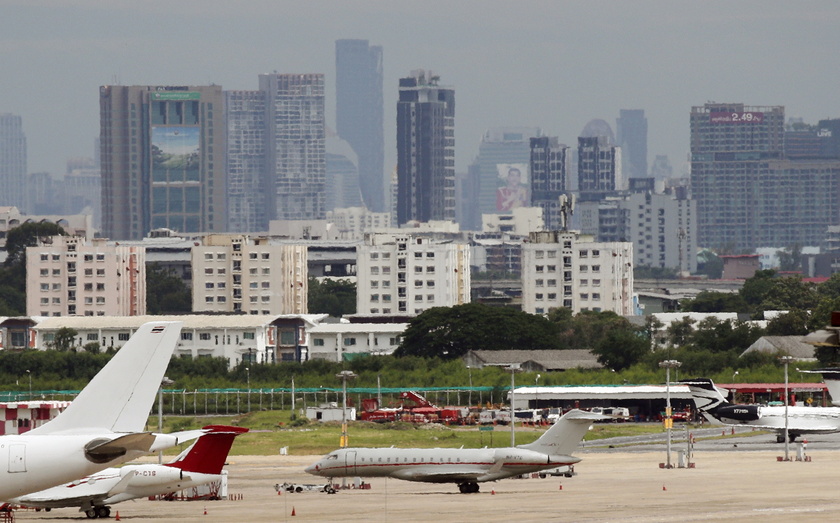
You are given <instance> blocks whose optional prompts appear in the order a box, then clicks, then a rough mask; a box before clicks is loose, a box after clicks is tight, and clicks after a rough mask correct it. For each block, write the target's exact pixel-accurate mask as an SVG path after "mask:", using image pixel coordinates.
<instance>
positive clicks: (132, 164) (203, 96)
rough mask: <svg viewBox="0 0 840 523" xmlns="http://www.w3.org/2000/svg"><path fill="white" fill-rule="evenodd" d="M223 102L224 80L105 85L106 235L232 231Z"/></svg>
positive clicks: (102, 117) (101, 101) (101, 97)
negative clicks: (229, 228) (163, 230)
mask: <svg viewBox="0 0 840 523" xmlns="http://www.w3.org/2000/svg"><path fill="white" fill-rule="evenodd" d="M222 105H223V99H222V87H221V86H218V85H210V86H179V85H175V86H172V85H166V86H151V85H134V86H122V85H106V86H102V87H100V90H99V111H100V112H99V115H100V142H101V148H100V151H101V160H102V162H101V169H102V230H103V234H104V236H106V237H108V238H110V239H113V240H139V239H141V238H143V237H144V236H146V234H147V233H148V232H149V231H150V230H152V229H159V228H168V229H172V230H175V231H179V232H219V231H224V230H225V228H226V227H227V217H226V207H227V204H226V187H225V162H224V154H225V153H224V135H225V129H224V125H223V118H224V112H223V108H222Z"/></svg>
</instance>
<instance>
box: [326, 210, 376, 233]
mask: <svg viewBox="0 0 840 523" xmlns="http://www.w3.org/2000/svg"><path fill="white" fill-rule="evenodd" d="M327 221H329V222H332V223H333V224H335V226H336V228H337V229H338V237H339V238H341V239H342V240H361V239H362V238H363V237H364V234H365V233H366V232H372V231H373V230H374V229H385V228H388V227H390V226H391V213H389V212H372V211H369V210H367V208H365V207H346V208H341V209H333V210H332V211H327Z"/></svg>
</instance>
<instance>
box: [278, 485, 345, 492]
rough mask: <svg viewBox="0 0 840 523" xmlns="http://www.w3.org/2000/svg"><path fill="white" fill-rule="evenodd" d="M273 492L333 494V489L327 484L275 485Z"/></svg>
mask: <svg viewBox="0 0 840 523" xmlns="http://www.w3.org/2000/svg"><path fill="white" fill-rule="evenodd" d="M274 490H276V491H277V492H281V491H285V492H297V493H301V492H326V493H327V494H335V492H336V490H335V488H334V487H333V486H332V485H330V484H329V483H327V484H326V485H324V484H312V483H282V484H281V483H277V484H276V485H274Z"/></svg>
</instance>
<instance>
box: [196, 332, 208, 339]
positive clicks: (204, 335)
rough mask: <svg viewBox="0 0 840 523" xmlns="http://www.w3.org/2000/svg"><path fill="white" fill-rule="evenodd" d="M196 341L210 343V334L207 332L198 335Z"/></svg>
mask: <svg viewBox="0 0 840 523" xmlns="http://www.w3.org/2000/svg"><path fill="white" fill-rule="evenodd" d="M198 339H200V340H202V341H210V333H209V332H202V333H199V335H198Z"/></svg>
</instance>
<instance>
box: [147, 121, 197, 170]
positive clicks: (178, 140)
mask: <svg viewBox="0 0 840 523" xmlns="http://www.w3.org/2000/svg"><path fill="white" fill-rule="evenodd" d="M199 131H200V130H199V128H198V127H197V126H188V125H177V126H167V127H163V126H153V127H152V181H155V182H183V181H199V134H200V132H199Z"/></svg>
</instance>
